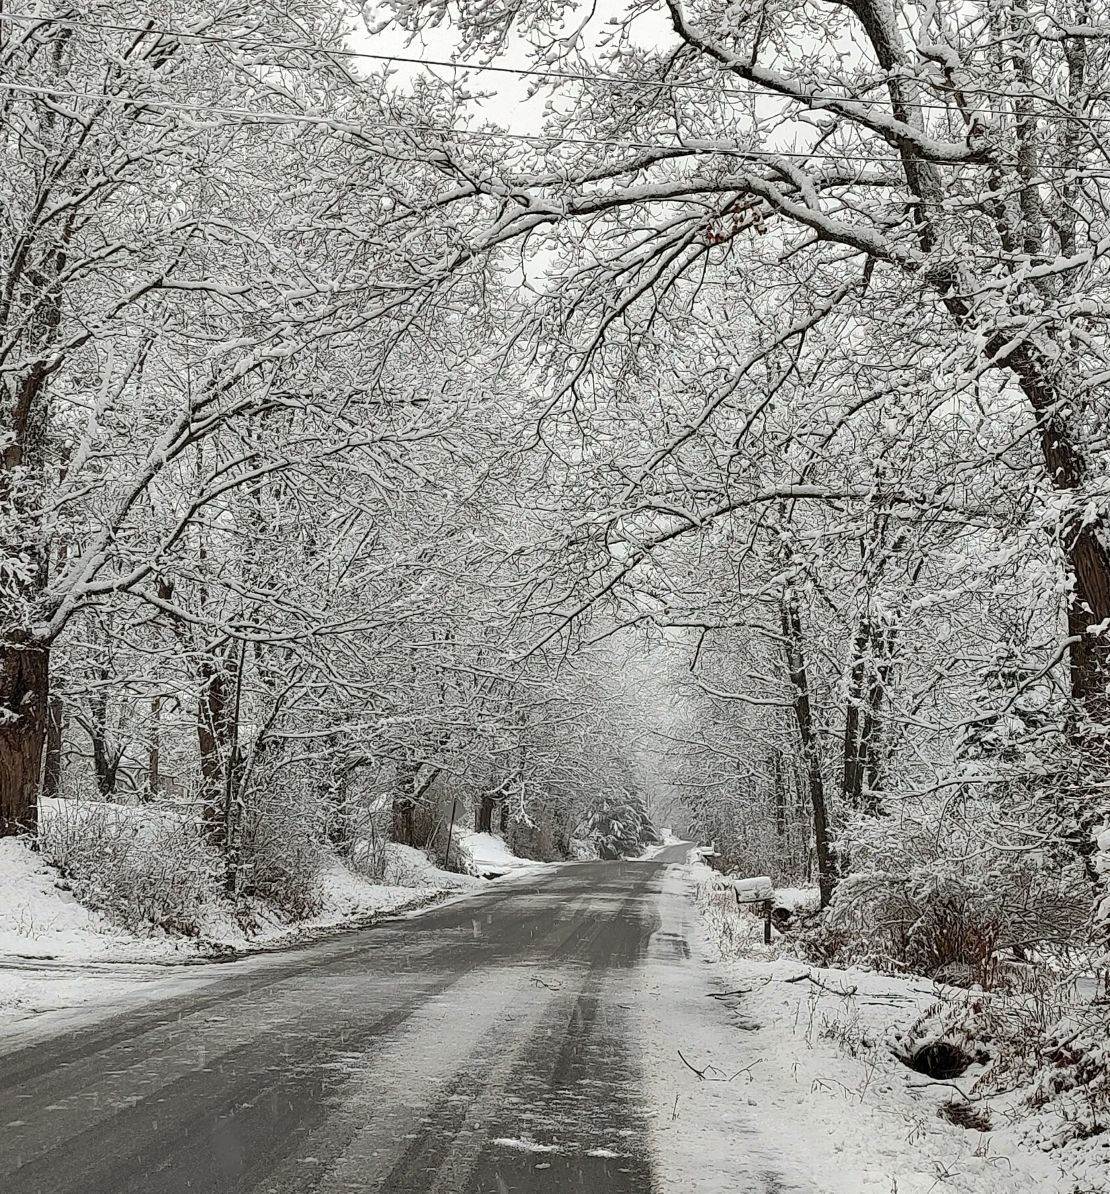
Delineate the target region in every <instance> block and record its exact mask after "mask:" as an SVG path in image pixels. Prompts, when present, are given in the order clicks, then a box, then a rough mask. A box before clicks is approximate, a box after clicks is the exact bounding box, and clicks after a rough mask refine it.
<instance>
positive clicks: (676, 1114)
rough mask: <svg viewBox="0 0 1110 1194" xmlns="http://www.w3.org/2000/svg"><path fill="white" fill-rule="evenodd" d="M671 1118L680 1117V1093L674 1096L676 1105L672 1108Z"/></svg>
mask: <svg viewBox="0 0 1110 1194" xmlns="http://www.w3.org/2000/svg"><path fill="white" fill-rule="evenodd" d="M671 1119H678V1095H675V1097H674V1106H673V1107H672V1108H671Z"/></svg>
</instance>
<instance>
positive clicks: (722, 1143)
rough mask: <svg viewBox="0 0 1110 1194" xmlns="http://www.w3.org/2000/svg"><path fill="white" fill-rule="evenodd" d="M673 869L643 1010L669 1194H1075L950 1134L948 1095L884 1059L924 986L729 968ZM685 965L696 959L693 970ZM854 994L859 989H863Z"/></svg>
mask: <svg viewBox="0 0 1110 1194" xmlns="http://www.w3.org/2000/svg"><path fill="white" fill-rule="evenodd" d="M693 888H694V881H693V878H692V871H691V868H690V867H672V868H671V869H670V870H668V872H667V874H666V877H665V879H664V885H663V891H662V893H661V896H660V902H659V915H660V925H659V928H658V930H657V932H656V933H655V935H654V937H653V938H652V943H651V950H650V955H649V959H648V961H647V963H646V965H645V966H644V967H643V968H642V970H641V972H640V974H641V987H640V991H639V998H638V1000H637V1007H638V1009H639V1015H638V1021H639V1026H640V1033H641V1037H642V1040H641V1046H642V1056H643V1064H644V1069H645V1080H646V1083H647V1086H648V1095H649V1102H650V1105H651V1107H652V1109H653V1119H652V1137H653V1146H654V1149H655V1152H656V1156H657V1163H658V1165H659V1170H660V1175H661V1177H662V1178H663V1182H662V1188H663V1189H665V1190H666V1191H667V1194H685V1192H690V1194H693V1192H694V1191H696V1192H697V1194H726V1192H727V1194H766V1192H770V1191H799V1192H805V1194H936V1192H938V1191H952V1192H954V1194H995V1192H997V1194H1002V1191H1016V1192H1018V1194H1033V1192H1034V1191H1039V1192H1044V1191H1054V1192H1059V1194H1073V1192H1074V1191H1083V1192H1087V1191H1098V1190H1105V1189H1110V1185H1095V1184H1091V1181H1090V1178H1087V1179H1085V1181H1084V1184H1077V1181H1076V1178H1075V1176H1074V1175H1072V1176H1069V1175H1065V1174H1064V1173H1063V1172H1062V1171H1061V1170H1060V1169H1059V1167H1058V1166H1057V1165H1056V1164H1055V1163H1054V1162H1053V1160H1052V1159H1051V1158H1049V1157H1046V1156H1042V1155H1040V1154H1038V1153H1036V1152H1035V1151H1034V1150H1032V1149H1031V1148H1029V1147H1028V1146H1019V1144H1018V1142H1017V1141H1016V1139H1015V1138H1014V1137H1013V1136H1012V1135H1011V1134H1010V1133H1008V1132H1007V1131H1006V1130H1000V1131H996V1132H990V1133H982V1132H978V1131H971V1130H966V1129H964V1128H960V1127H957V1126H955V1125H953V1124H950V1123H948V1122H946V1121H945V1120H943V1119H940V1118H939V1117H938V1115H937V1111H938V1108H939V1107H940V1105H941V1104H942V1103H943V1102H944V1101H945V1100H946V1099H947V1098H951V1097H952V1094H953V1092H952V1090H951V1089H950V1088H946V1087H944V1086H940V1085H937V1084H932V1083H929V1082H928V1080H927V1079H925V1078H924V1077H923V1076H922V1075H918V1074H915V1073H913V1072H912V1071H910V1070H908V1069H906V1068H905V1067H904V1066H903V1065H901V1064H900V1063H899V1062H898V1061H897V1060H896V1059H895V1058H894V1057H893V1055H892V1054H891V1053H890V1051H889V1049H887V1048H886V1047H885V1041H884V1039H883V1038H884V1034H885V1031H886V1030H887V1029H888V1028H890V1027H895V1026H897V1025H898V1024H899V1023H905V1022H908V1021H909V1020H912V1019H913V1018H914V1016H915V1015H916V1014H917V1012H918V1010H919V1009H920V1008H921V1007H923V1006H924V1005H925V1004H926V1003H928V1002H929V1000H930V998H931V986H930V984H928V983H926V982H924V981H921V980H918V981H916V982H914V981H910V980H904V979H897V978H888V977H884V976H880V975H874V974H870V973H867V972H851V973H849V972H840V971H820V972H818V971H812V973H813V974H814V976H815V977H816V978H818V980H819V982H820V983H821V985H818V983H814V982H812V981H809V980H808V979H801V981H796V982H794V981H788V980H790V979H797V978H799V977H800V976H804V975H806V974H808V973H810V972H811V970H810V968H809V967H807V966H805V965H804V964H802V963H799V962H797V961H792V960H786V959H782V960H776V961H747V960H729V961H723V960H721V958H720V955H719V953H718V951H717V949H716V948H715V946H714V943H713V941H712V939H711V938H710V936H709V935H708V934H707V933H706V931H705V928H704V924H703V922H702V920H701V918H700V917H699V915H698V912H697V908H696V906H695V902H694V898H693V895H694V892H693ZM687 954H688V956H687ZM853 988H854V990H853Z"/></svg>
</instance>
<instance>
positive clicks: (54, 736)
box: [42, 696, 65, 796]
mask: <svg viewBox="0 0 1110 1194" xmlns="http://www.w3.org/2000/svg"><path fill="white" fill-rule="evenodd" d="M64 716H65V713H64V710H63V708H62V698H61V697H58V696H52V697H51V698H50V699H49V701H48V702H47V706H46V759H45V761H44V763H43V767H42V794H43V796H57V795H58V793H59V792H60V791H61V789H62V726H63V718H64Z"/></svg>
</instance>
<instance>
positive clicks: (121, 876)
mask: <svg viewBox="0 0 1110 1194" xmlns="http://www.w3.org/2000/svg"><path fill="white" fill-rule="evenodd" d="M42 811H43V816H42V819H41V821H40V835H39V846H40V849H41V851H42V855H43V858H44V859H45V860H46V861H48V862H50V863H52V864H53V865H54V866H56V867H57V868H58V870H59V872H60V873H61V875H62V876H63V878H64V879H66V880H67V881H68V882H69V883H70V884H71V885H72V887H73V890H74V892H75V894H76V895H77V896H78V897H79V898H80V899H81V900H82V901H83V902H84V903H86V904H87V905H89V906H90V907H92V908H96V909H99V910H102V911H104V912H105V913H107V914H108V916H109V917H111V918H112V919H113V920H115V921H117V922H118V923H119V924H121V925H123V926H124V927H125V928H127V929H130V930H131V931H132V932H144V931H148V930H149V929H150V928H151V927H152V926H153V927H157V928H160V929H165V930H167V931H169V932H173V933H181V934H184V935H185V936H188V937H196V936H199V935H200V934H201V932H202V929H203V925H204V924H205V922H206V920H207V918H208V916H209V913H210V911H211V906H212V904H213V902H214V900H215V898H216V896H217V893H218V891H219V877H220V859H219V856H218V854H217V853H216V851H214V850H212V849H211V848H209V847H208V846H207V845H206V844H205V842H204V841H203V839H202V838H201V837H200V835H199V834H197V833H196V832H195V830H194V828H193V827H192V825H191V824H190V823H189V822H188V820H186V819H184V818H182V817H181V816H180V814H177V813H173V812H158V813H155V814H154V815H149V814H148V815H139V813H138V811H137V810H136V809H133V808H127V807H123V806H120V805H105V804H102V803H99V802H92V801H89V802H86V801H79V800H55V801H51V802H50V804H49V805H48V806H47V807H46V808H44V809H43V810H42Z"/></svg>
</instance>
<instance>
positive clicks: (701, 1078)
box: [677, 1049, 713, 1082]
mask: <svg viewBox="0 0 1110 1194" xmlns="http://www.w3.org/2000/svg"><path fill="white" fill-rule="evenodd" d="M677 1053H678V1055H679V1057H680V1058H682V1064H683V1065H684V1066H685V1067H686V1068H687V1069H688V1070H693V1071H694V1073H695V1074H697V1076H698V1079H699V1081H701V1082H704V1081H705V1080H706V1078H705V1073H706V1070H711V1069H712V1068H713V1067H712V1066H708V1065H707V1066H706V1067H705V1069H704V1070H699V1069H698V1067H697V1066H696V1065H691V1064H690V1063H689V1062H688V1061H687V1060H686V1058H685V1057H682V1050H681V1049H679V1050H677Z"/></svg>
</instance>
